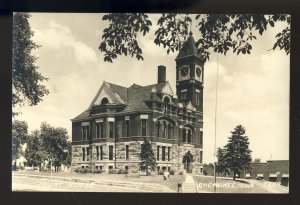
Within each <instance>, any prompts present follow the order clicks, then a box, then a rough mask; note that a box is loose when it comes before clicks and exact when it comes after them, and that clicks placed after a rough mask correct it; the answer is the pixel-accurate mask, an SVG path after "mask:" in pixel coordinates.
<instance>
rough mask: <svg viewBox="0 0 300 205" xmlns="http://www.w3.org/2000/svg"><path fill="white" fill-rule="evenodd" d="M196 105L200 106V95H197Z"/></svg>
mask: <svg viewBox="0 0 300 205" xmlns="http://www.w3.org/2000/svg"><path fill="white" fill-rule="evenodd" d="M196 105H200V93H196Z"/></svg>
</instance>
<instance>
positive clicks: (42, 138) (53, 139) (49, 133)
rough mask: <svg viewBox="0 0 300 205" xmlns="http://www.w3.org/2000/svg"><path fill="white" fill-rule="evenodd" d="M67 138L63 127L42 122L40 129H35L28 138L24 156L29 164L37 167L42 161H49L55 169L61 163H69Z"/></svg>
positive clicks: (69, 144) (69, 149) (69, 155)
mask: <svg viewBox="0 0 300 205" xmlns="http://www.w3.org/2000/svg"><path fill="white" fill-rule="evenodd" d="M67 140H68V133H67V130H66V129H65V128H60V127H58V128H56V127H52V126H50V125H49V124H47V123H45V122H43V123H42V124H41V128H40V130H35V131H34V132H32V134H31V135H30V137H29V138H28V144H27V149H26V152H25V158H26V159H27V162H28V163H29V165H32V166H39V167H40V166H41V164H42V163H43V162H44V161H46V160H47V161H51V162H52V164H53V165H54V167H55V171H57V170H58V167H59V166H60V164H61V163H64V164H66V165H70V164H71V148H72V145H71V142H68V141H67ZM67 150H68V151H67ZM66 151H67V152H66Z"/></svg>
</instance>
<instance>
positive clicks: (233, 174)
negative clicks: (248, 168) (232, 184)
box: [233, 170, 236, 180]
mask: <svg viewBox="0 0 300 205" xmlns="http://www.w3.org/2000/svg"><path fill="white" fill-rule="evenodd" d="M235 173H236V172H235V170H233V180H235Z"/></svg>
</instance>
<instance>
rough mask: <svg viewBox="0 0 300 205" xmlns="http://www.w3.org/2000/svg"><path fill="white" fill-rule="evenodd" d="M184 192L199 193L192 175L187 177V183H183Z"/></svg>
mask: <svg viewBox="0 0 300 205" xmlns="http://www.w3.org/2000/svg"><path fill="white" fill-rule="evenodd" d="M182 192H183V193H197V190H196V183H195V181H194V179H193V176H192V175H190V174H187V175H186V178H185V181H184V182H183V183H182Z"/></svg>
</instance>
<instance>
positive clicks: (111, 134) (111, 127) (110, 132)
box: [109, 122, 114, 138]
mask: <svg viewBox="0 0 300 205" xmlns="http://www.w3.org/2000/svg"><path fill="white" fill-rule="evenodd" d="M113 137H114V123H113V122H109V138H113Z"/></svg>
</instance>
